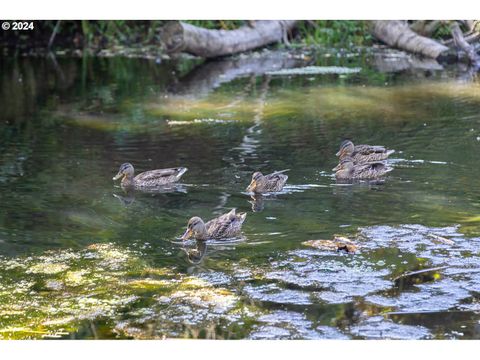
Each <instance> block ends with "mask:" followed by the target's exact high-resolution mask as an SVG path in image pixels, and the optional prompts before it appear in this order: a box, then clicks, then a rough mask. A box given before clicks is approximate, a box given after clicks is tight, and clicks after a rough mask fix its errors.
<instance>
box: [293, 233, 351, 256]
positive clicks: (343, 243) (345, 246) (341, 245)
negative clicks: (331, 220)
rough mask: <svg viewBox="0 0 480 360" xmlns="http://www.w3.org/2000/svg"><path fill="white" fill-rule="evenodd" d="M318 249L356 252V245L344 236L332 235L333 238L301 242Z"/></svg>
mask: <svg viewBox="0 0 480 360" xmlns="http://www.w3.org/2000/svg"><path fill="white" fill-rule="evenodd" d="M302 244H303V245H306V246H311V247H314V248H316V249H320V250H329V251H345V252H347V253H349V254H354V253H355V252H357V249H358V245H357V244H355V243H354V242H353V241H352V240H350V239H348V238H346V237H344V236H334V237H333V240H308V241H304V242H303V243H302Z"/></svg>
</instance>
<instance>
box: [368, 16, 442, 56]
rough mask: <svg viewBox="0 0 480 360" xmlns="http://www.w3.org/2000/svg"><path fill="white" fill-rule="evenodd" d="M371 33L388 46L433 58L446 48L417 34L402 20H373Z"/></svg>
mask: <svg viewBox="0 0 480 360" xmlns="http://www.w3.org/2000/svg"><path fill="white" fill-rule="evenodd" d="M372 34H373V36H375V37H376V38H377V39H379V40H381V41H383V42H384V43H386V44H387V45H389V46H392V47H396V48H399V49H401V50H405V51H408V52H411V53H416V54H421V55H424V56H427V57H430V58H433V59H436V58H437V57H438V56H439V55H440V54H442V53H443V52H446V51H447V50H448V47H446V46H444V45H442V44H440V43H439V42H437V41H435V40H432V39H429V38H427V37H424V36H420V35H418V34H417V33H415V32H414V31H412V30H411V29H410V28H409V27H408V25H407V24H406V23H405V22H402V21H397V20H393V21H389V20H380V21H373V24H372Z"/></svg>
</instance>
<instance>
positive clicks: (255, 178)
mask: <svg viewBox="0 0 480 360" xmlns="http://www.w3.org/2000/svg"><path fill="white" fill-rule="evenodd" d="M262 181H263V174H262V173H261V172H260V171H257V172H254V173H253V175H252V181H251V182H250V185H248V187H247V189H246V191H248V192H255V189H256V188H257V186H258V184H259V183H261V182H262Z"/></svg>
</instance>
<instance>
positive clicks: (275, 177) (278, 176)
mask: <svg viewBox="0 0 480 360" xmlns="http://www.w3.org/2000/svg"><path fill="white" fill-rule="evenodd" d="M289 170H290V169H285V170H281V171H275V172H273V173H271V174H268V175H265V179H266V180H267V184H266V186H267V188H268V189H269V190H274V191H277V190H280V189H281V188H282V187H283V185H284V184H285V183H286V182H287V179H288V175H285V174H284V172H287V171H289Z"/></svg>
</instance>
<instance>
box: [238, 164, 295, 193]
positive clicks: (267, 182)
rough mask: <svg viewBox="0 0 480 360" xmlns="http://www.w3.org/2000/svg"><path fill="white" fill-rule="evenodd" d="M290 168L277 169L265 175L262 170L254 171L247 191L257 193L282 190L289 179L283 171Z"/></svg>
mask: <svg viewBox="0 0 480 360" xmlns="http://www.w3.org/2000/svg"><path fill="white" fill-rule="evenodd" d="M289 170H290V169H285V170H281V171H275V172H274V173H271V174H268V175H263V174H262V173H261V172H260V171H257V172H254V173H253V175H252V181H251V183H250V185H248V187H247V189H246V191H248V192H254V193H256V194H264V193H268V192H276V191H281V190H282V189H283V186H284V185H285V183H286V182H287V179H288V176H287V175H284V174H283V173H284V172H286V171H289Z"/></svg>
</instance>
